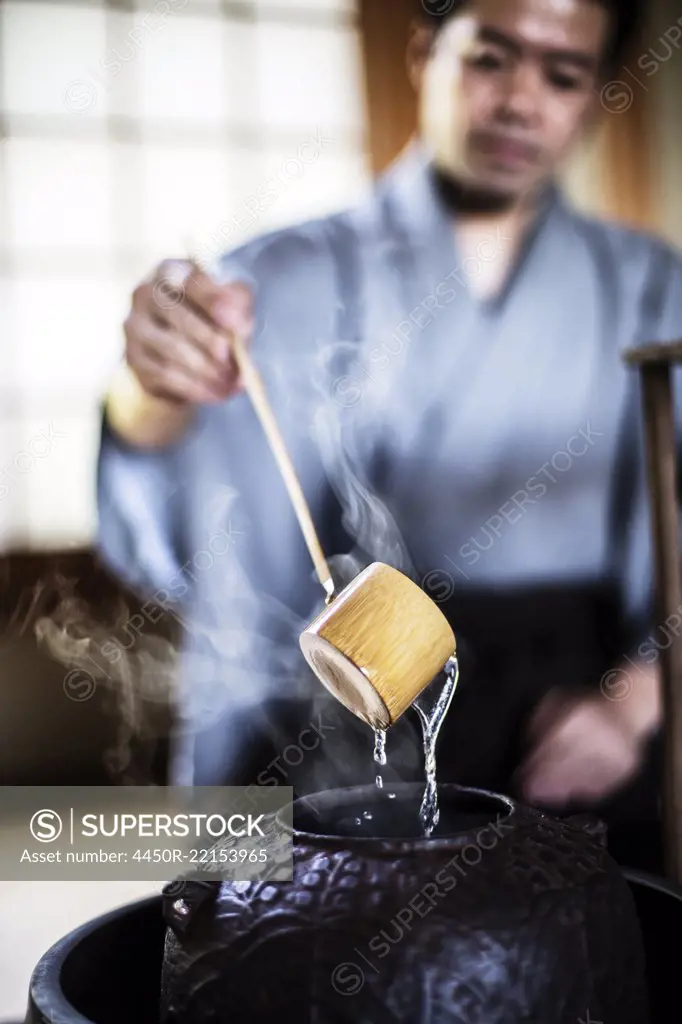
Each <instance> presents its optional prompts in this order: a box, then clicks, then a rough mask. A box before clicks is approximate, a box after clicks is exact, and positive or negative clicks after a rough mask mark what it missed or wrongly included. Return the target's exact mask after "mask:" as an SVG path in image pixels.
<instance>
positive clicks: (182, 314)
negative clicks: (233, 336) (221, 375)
mask: <svg viewBox="0 0 682 1024" xmlns="http://www.w3.org/2000/svg"><path fill="white" fill-rule="evenodd" d="M165 322H166V323H167V324H168V325H169V326H170V327H172V328H173V329H174V330H175V332H176V333H177V334H178V335H181V336H182V337H183V338H186V339H188V340H189V341H190V342H192V343H193V344H194V345H195V346H196V347H197V349H198V350H200V351H201V352H203V353H204V354H205V356H206V358H207V360H209V361H210V362H211V363H213V364H214V365H215V366H216V367H217V368H218V369H219V370H220V371H221V372H224V371H225V369H226V368H227V367H230V364H232V366H231V370H232V374H233V375H235V374H236V366H235V365H234V363H233V360H232V357H231V355H230V338H229V336H228V335H227V333H226V332H224V331H220V330H217V329H216V327H215V325H214V324H213V323H211V322H210V321H209V320H207V319H206V318H205V317H204V316H203V315H202V314H200V313H199V312H198V311H195V310H194V309H192V308H191V307H190V306H188V305H187V304H186V303H185V304H183V305H181V306H177V307H176V308H175V309H172V310H169V312H168V313H167V314H166V316H165Z"/></svg>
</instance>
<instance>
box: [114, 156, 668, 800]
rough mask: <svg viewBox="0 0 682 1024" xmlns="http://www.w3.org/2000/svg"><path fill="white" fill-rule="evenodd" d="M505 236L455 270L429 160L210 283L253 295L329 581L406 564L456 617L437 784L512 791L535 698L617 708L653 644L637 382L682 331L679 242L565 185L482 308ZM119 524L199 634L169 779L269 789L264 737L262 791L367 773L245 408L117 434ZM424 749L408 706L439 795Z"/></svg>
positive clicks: (274, 482) (393, 736)
mask: <svg viewBox="0 0 682 1024" xmlns="http://www.w3.org/2000/svg"><path fill="white" fill-rule="evenodd" d="M506 242H508V240H505V238H504V236H503V234H501V233H500V232H493V231H491V234H490V237H489V239H487V240H485V242H484V243H482V244H481V245H480V246H479V251H478V256H477V257H474V258H473V259H472V258H471V257H470V258H468V260H462V258H461V256H460V254H459V253H458V251H457V242H456V236H455V232H454V231H453V224H452V217H451V214H450V213H449V212H448V211H447V210H446V209H445V207H444V205H443V203H442V201H441V199H440V196H439V193H438V190H437V188H436V187H435V183H434V178H433V174H432V169H431V166H430V163H429V160H428V157H427V155H426V154H425V152H424V151H423V149H422V147H421V145H420V144H418V143H415V144H413V145H411V146H410V147H409V148H408V150H407V151H406V152H405V153H404V154H403V155H402V156H401V157H400V158H399V160H398V161H396V163H395V164H394V165H393V166H392V167H391V168H390V169H389V171H388V172H387V173H386V174H384V176H383V177H382V178H381V179H380V180H379V181H378V183H377V184H376V187H375V189H374V191H373V194H372V196H371V197H370V198H369V199H368V200H367V201H366V202H364V203H363V204H362V205H361V206H359V207H358V208H357V209H353V210H351V211H346V212H343V213H340V214H338V215H335V216H331V217H325V218H323V219H320V220H315V221H312V222H310V223H305V224H302V225H300V226H296V227H291V228H287V229H284V230H280V231H277V232H274V233H272V234H269V235H267V236H266V237H263V238H259V239H257V240H255V241H252V242H250V243H248V244H247V245H245V246H243V247H242V248H240V249H239V250H238V251H236V252H233V253H230V254H228V255H226V256H225V257H224V258H222V259H221V260H220V262H219V266H218V267H217V268H216V274H217V275H219V276H220V278H221V279H222V280H224V281H229V280H236V279H239V280H245V281H247V282H249V283H250V284H251V285H252V287H253V289H254V292H255V303H256V322H257V328H256V333H255V337H254V341H253V355H254V358H255V360H256V362H257V364H258V366H259V368H260V370H261V373H262V375H263V377H264V379H265V383H266V386H267V387H268V390H269V394H270V399H271V402H272V404H273V406H274V409H275V413H276V415H277V417H278V420H279V423H280V426H281V429H282V432H283V434H284V436H285V438H286V441H287V444H288V446H289V449H290V452H291V455H292V458H293V461H294V464H295V465H296V467H297V470H298V472H299V474H300V478H301V483H302V486H303V489H304V492H305V494H306V496H307V498H308V501H309V503H310V507H311V510H312V514H313V517H314V519H315V522H316V524H317V527H318V530H319V533H320V537H321V539H322V543H323V547H324V549H325V551H326V553H327V555H328V557H329V559H330V561H331V563H332V565H333V566H334V571H335V572H336V573H338V576H339V578H340V579H349V578H351V577H352V575H353V574H354V573H355V572H357V571H358V569H359V568H361V567H362V566H364V565H366V564H368V563H369V562H371V561H374V560H380V561H384V562H388V563H389V564H391V565H393V566H395V567H396V568H398V569H401V570H402V571H404V572H406V573H408V574H409V575H411V576H412V578H413V579H414V580H415V581H417V582H418V583H419V584H420V585H422V586H423V587H424V588H425V590H426V591H427V592H428V593H429V594H430V595H431V596H432V598H433V599H434V600H435V601H437V602H438V603H439V604H440V605H441V607H442V609H443V611H444V612H445V613H446V614H447V615H448V617H449V618H450V621H451V622H452V625H453V628H454V629H455V632H456V634H457V637H458V645H459V651H460V657H461V682H460V686H459V689H458V692H457V694H456V696H455V700H454V702H453V706H452V708H451V711H450V714H449V716H448V719H449V721H447V722H446V728H444V730H443V734H442V738H441V740H440V746H439V763H440V764H441V766H442V774H441V778H443V777H445V778H448V777H452V778H453V779H454V780H456V781H461V782H468V783H473V784H480V785H491V786H497V787H499V788H508V780H509V778H510V773H511V772H512V771H513V767H514V764H515V763H518V758H519V757H520V756H521V753H522V750H521V746H520V737H521V736H522V733H523V724H524V721H525V720H526V717H527V715H528V713H529V712H530V710H531V709H532V707H533V705H534V704H535V702H536V701H537V699H538V697H539V696H541V695H542V693H543V692H545V690H546V689H548V688H549V687H550V686H551V685H556V684H565V685H567V686H575V687H590V686H592V687H597V686H598V685H599V680H600V677H601V675H602V674H603V673H604V672H605V671H606V670H607V669H609V668H611V667H612V666H613V665H614V664H615V663H617V662H618V661H620V660H622V658H623V656H625V655H630V656H634V654H635V652H636V650H637V647H638V645H639V644H641V642H642V641H643V639H645V638H646V637H647V631H651V629H652V628H653V626H652V623H651V618H650V599H651V553H650V544H649V534H648V529H649V525H648V509H647V498H646V492H645V486H644V468H645V467H644V456H643V431H642V418H641V412H640V395H639V381H638V377H637V373H636V371H633V370H631V369H628V368H627V367H626V366H625V365H624V363H623V360H622V355H623V351H624V350H625V349H626V348H628V347H630V346H633V345H637V344H642V343H645V342H652V341H667V340H673V339H679V338H681V337H682V263H681V262H680V257H679V256H678V254H677V253H676V252H674V251H673V250H672V249H671V248H670V247H669V246H667V245H666V244H665V243H664V242H662V241H660V240H659V239H657V238H655V237H653V236H650V235H647V234H645V233H642V232H637V231H634V230H629V229H627V228H624V227H621V226H617V225H613V224H608V223H603V222H600V221H598V220H595V219H591V218H589V217H587V216H584V215H583V214H581V213H579V212H577V211H576V210H575V209H574V208H572V206H571V205H570V204H569V202H568V201H567V199H566V198H565V197H564V195H563V194H562V192H561V190H560V188H559V187H558V186H556V185H554V184H552V185H551V186H550V187H548V188H547V189H546V190H545V193H544V196H543V198H542V201H541V203H540V207H539V210H538V214H537V217H536V219H535V221H534V223H533V225H532V227H531V228H530V229H529V231H528V232H527V235H526V237H525V241H524V244H523V247H522V251H521V253H520V255H519V256H518V258H517V259H516V261H515V263H514V266H513V269H512V271H511V273H510V275H509V277H508V278H507V280H506V282H505V284H504V287H503V289H502V291H501V292H500V293H499V294H498V295H497V296H496V297H495V298H494V299H488V300H481V299H479V298H477V297H476V296H475V295H474V294H473V293H472V290H471V288H470V287H469V285H468V278H470V277H471V276H472V275H475V274H476V273H477V272H480V267H479V268H477V265H476V261H477V260H480V261H481V262H484V261H486V260H489V259H494V258H495V254H496V253H498V252H500V251H501V249H502V248H503V246H504V245H505V243H506ZM99 510H100V527H99V542H100V546H101V551H102V553H103V556H104V558H105V560H106V561H107V563H108V564H109V565H110V566H111V567H112V568H113V570H114V571H115V572H116V573H118V574H119V575H120V576H121V577H122V578H123V579H124V580H125V581H126V582H127V583H128V584H129V585H131V586H132V587H134V588H136V589H137V590H139V591H140V592H142V593H144V594H146V595H147V596H148V597H149V598H154V599H155V601H156V602H160V603H161V604H162V605H163V606H164V607H165V606H167V607H175V608H177V609H179V610H180V615H181V616H182V618H183V619H184V621H185V624H186V627H187V630H186V644H185V650H184V652H183V660H182V666H181V671H180V678H179V694H178V705H179V713H178V725H177V730H176V734H175V737H174V753H173V773H172V781H173V782H176V783H183V784H187V783H190V782H194V783H199V784H212V783H219V782H222V781H229V782H237V781H239V782H245V781H255V780H254V779H248V778H246V776H248V774H249V772H250V771H252V769H253V770H254V771H255V769H256V768H257V767H260V766H261V765H262V760H259V759H258V758H255V760H254V759H252V758H251V755H252V754H253V751H254V750H255V749H256V747H255V745H257V744H258V743H260V742H261V740H262V737H263V736H264V735H266V736H268V737H269V742H270V744H271V746H270V748H269V749H270V750H271V751H274V752H275V755H276V763H275V767H272V765H273V761H271V763H270V766H269V767H268V769H267V771H265V770H264V769H261V770H260V771H258V772H256V774H257V776H258V778H259V781H260V783H261V784H271V783H272V781H273V779H275V778H276V780H277V781H279V782H286V783H287V784H294V782H295V784H296V785H299V784H300V785H301V786H305V787H307V788H308V789H319V788H323V786H325V785H341V784H351V783H354V782H359V781H364V780H367V779H371V778H373V775H374V766H373V764H372V758H371V749H372V736H371V733H370V730H369V729H367V727H366V726H364V725H362V723H359V722H358V721H357V720H355V719H354V717H353V716H352V715H351V714H349V713H347V712H346V711H345V709H343V708H341V707H340V705H338V704H337V702H335V701H334V700H333V699H332V698H329V697H328V695H327V694H326V691H325V690H324V689H323V687H321V685H320V684H319V683H318V682H317V680H315V679H314V677H313V676H312V675H311V673H310V672H309V670H308V669H307V666H305V663H304V661H303V658H302V655H301V653H300V650H299V646H298V635H299V633H300V631H301V629H302V628H303V627H304V626H305V625H306V623H307V622H308V621H309V620H310V619H311V618H312V617H313V616H314V615H315V614H316V613H317V612H318V611H319V610H320V609H321V607H322V606H323V600H324V594H323V592H322V590H321V588H320V586H319V584H318V582H317V581H316V577H315V576H314V573H313V569H312V565H311V563H310V559H309V556H308V553H307V549H306V548H305V546H304V543H303V540H302V538H301V536H300V532H299V529H298V525H297V522H296V519H295V517H294V514H293V511H292V509H291V507H290V504H289V502H288V499H287V495H286V491H285V489H284V485H283V483H282V482H281V480H280V478H279V476H278V473H277V470H276V466H275V463H274V460H273V457H272V455H271V453H270V451H269V449H268V446H267V444H266V442H265V439H264V436H263V433H262V430H261V428H260V425H259V423H258V420H257V418H256V415H255V413H254V411H253V409H252V407H251V405H250V403H249V399H248V397H247V396H245V395H239V396H238V397H236V398H233V399H230V400H229V401H226V402H225V403H223V404H221V405H219V406H215V407H210V408H209V407H205V408H201V409H199V410H198V415H197V418H196V422H195V425H194V426H193V428H192V429H191V431H190V432H189V433H188V435H187V436H186V437H185V438H184V439H183V440H182V441H181V443H179V444H177V445H175V446H173V447H171V448H169V449H166V450H164V451H161V452H152V453H150V452H143V451H133V450H130V449H129V448H127V447H126V446H125V445H124V444H122V443H121V442H120V441H119V440H117V439H116V438H115V437H114V436H113V435H112V433H111V432H110V431H109V430H108V428H107V426H106V424H105V426H104V430H103V437H102V446H101V455H100V463H99ZM325 716H326V717H325ZM285 721H286V722H288V723H289V724H288V725H287V726H286V727H285V726H283V724H282V723H283V722H285ZM305 730H307V732H305ZM304 732H305V738H306V744H307V745H306V744H304V743H303V740H302V738H301V736H302V735H303V734H304ZM417 733H418V726H417V722H416V721H415V720H413V719H412V717H411V712H409V713H408V714H406V715H405V716H404V719H403V720H401V722H399V723H398V724H397V725H396V726H395V727H393V729H392V730H391V732H390V733H389V742H388V748H387V749H388V758H389V770H390V771H393V772H395V774H396V775H397V776H400V777H404V778H411V777H417V778H418V777H419V773H420V772H421V765H422V755H421V750H420V747H419V743H418V737H417ZM314 744H316V746H313V745H314ZM285 749H286V750H288V751H289V756H288V759H287V758H286V757H284V755H283V751H284V750H285ZM309 749H310V750H312V751H313V753H308V752H307V751H308V750H309ZM294 751H296V752H294ZM299 756H300V760H299ZM252 760H253V761H254V764H253V765H252V763H251V762H252ZM254 766H255V767H254ZM266 779H267V782H266V781H265V780H266Z"/></svg>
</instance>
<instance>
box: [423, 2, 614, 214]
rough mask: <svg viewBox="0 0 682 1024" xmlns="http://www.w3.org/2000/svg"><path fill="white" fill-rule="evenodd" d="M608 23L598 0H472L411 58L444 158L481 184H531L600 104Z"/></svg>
mask: <svg viewBox="0 0 682 1024" xmlns="http://www.w3.org/2000/svg"><path fill="white" fill-rule="evenodd" d="M610 27H611V26H610V20H609V15H608V12H607V11H606V9H605V8H604V6H603V5H602V4H599V3H597V2H592V0H472V2H471V3H470V4H468V5H467V6H466V7H465V8H464V9H463V11H462V12H461V13H460V14H458V15H456V16H453V17H452V18H451V19H450V20H449V21H448V22H446V24H445V26H444V28H443V29H442V30H441V32H440V33H439V35H438V36H437V37H436V39H435V41H434V43H433V46H432V48H431V49H430V51H429V52H428V55H426V54H425V56H424V59H423V61H422V62H421V64H420V62H419V61H417V62H416V64H415V65H413V72H416V80H417V82H418V84H419V89H420V105H421V131H422V135H423V137H424V140H425V142H426V143H427V144H429V145H430V146H431V147H432V149H433V150H434V152H435V155H436V158H437V159H438V162H439V163H440V164H441V165H442V166H443V167H444V169H445V170H446V171H448V172H450V173H451V174H452V175H453V176H454V177H456V178H457V179H458V180H459V181H461V182H462V183H464V184H469V185H471V186H474V187H475V188H476V189H477V190H481V191H486V192H491V193H493V194H500V195H503V196H509V197H510V198H514V197H521V196H522V195H523V194H527V193H528V192H530V191H532V190H533V189H534V188H535V187H536V186H537V185H539V184H540V183H541V182H542V181H544V180H545V179H547V178H548V177H549V176H550V175H551V174H552V173H553V172H554V170H555V169H556V167H557V165H558V164H559V163H560V162H561V161H562V160H563V158H564V157H565V155H566V154H567V153H568V151H569V150H570V148H571V146H572V144H573V143H574V142H575V141H576V139H577V138H578V137H579V136H580V134H581V132H582V129H583V128H584V126H585V123H586V121H587V119H588V117H589V115H590V113H591V112H592V110H593V109H594V108H593V105H594V102H595V97H596V96H597V95H598V90H597V88H596V87H597V85H598V81H599V73H600V70H601V60H602V55H603V53H604V47H605V45H606V43H607V41H608V33H609V31H610Z"/></svg>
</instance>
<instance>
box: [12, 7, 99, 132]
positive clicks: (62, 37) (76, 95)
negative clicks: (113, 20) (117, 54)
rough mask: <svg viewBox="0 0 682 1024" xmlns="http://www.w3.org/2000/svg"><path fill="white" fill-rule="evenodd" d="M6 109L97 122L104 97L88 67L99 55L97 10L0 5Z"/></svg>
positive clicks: (92, 64)
mask: <svg viewBox="0 0 682 1024" xmlns="http://www.w3.org/2000/svg"><path fill="white" fill-rule="evenodd" d="M0 18H2V32H3V59H2V81H3V97H4V104H5V107H6V109H8V110H10V111H13V112H16V113H34V114H64V113H71V114H72V116H74V117H102V116H104V115H105V114H106V93H105V92H104V91H103V90H101V89H100V88H99V86H98V84H97V80H96V79H95V78H93V76H92V75H91V73H90V71H89V68H90V67H92V66H94V65H95V63H96V62H97V61H99V60H100V58H101V56H102V55H103V54H104V52H105V46H106V41H105V14H104V11H103V10H97V9H96V8H93V9H89V10H88V9H83V8H77V7H68V6H56V5H54V4H34V3H13V2H9V3H5V4H2V5H0Z"/></svg>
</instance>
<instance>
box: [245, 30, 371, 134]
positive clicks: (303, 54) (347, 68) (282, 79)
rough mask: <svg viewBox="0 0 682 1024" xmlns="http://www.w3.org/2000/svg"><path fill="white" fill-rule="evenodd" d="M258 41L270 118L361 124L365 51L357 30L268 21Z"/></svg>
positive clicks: (264, 108) (302, 123)
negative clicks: (363, 53) (361, 46)
mask: <svg viewBox="0 0 682 1024" xmlns="http://www.w3.org/2000/svg"><path fill="white" fill-rule="evenodd" d="M258 43H259V64H258V82H259V87H260V97H261V116H262V118H263V122H264V123H265V124H273V125H282V126H285V125H286V126H290V127H294V128H302V129H305V128H307V127H308V126H310V125H315V126H317V127H319V128H321V129H323V130H324V131H326V132H333V131H334V129H338V128H344V129H354V130H360V128H361V126H362V124H363V103H362V97H361V73H360V52H359V44H358V39H357V35H356V33H355V32H354V31H352V30H350V29H326V28H325V29H321V28H304V27H302V26H300V25H297V26H293V25H281V24H267V23H265V24H261V26H260V27H259V35H258ZM301 141H303V139H302V140H301Z"/></svg>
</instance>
